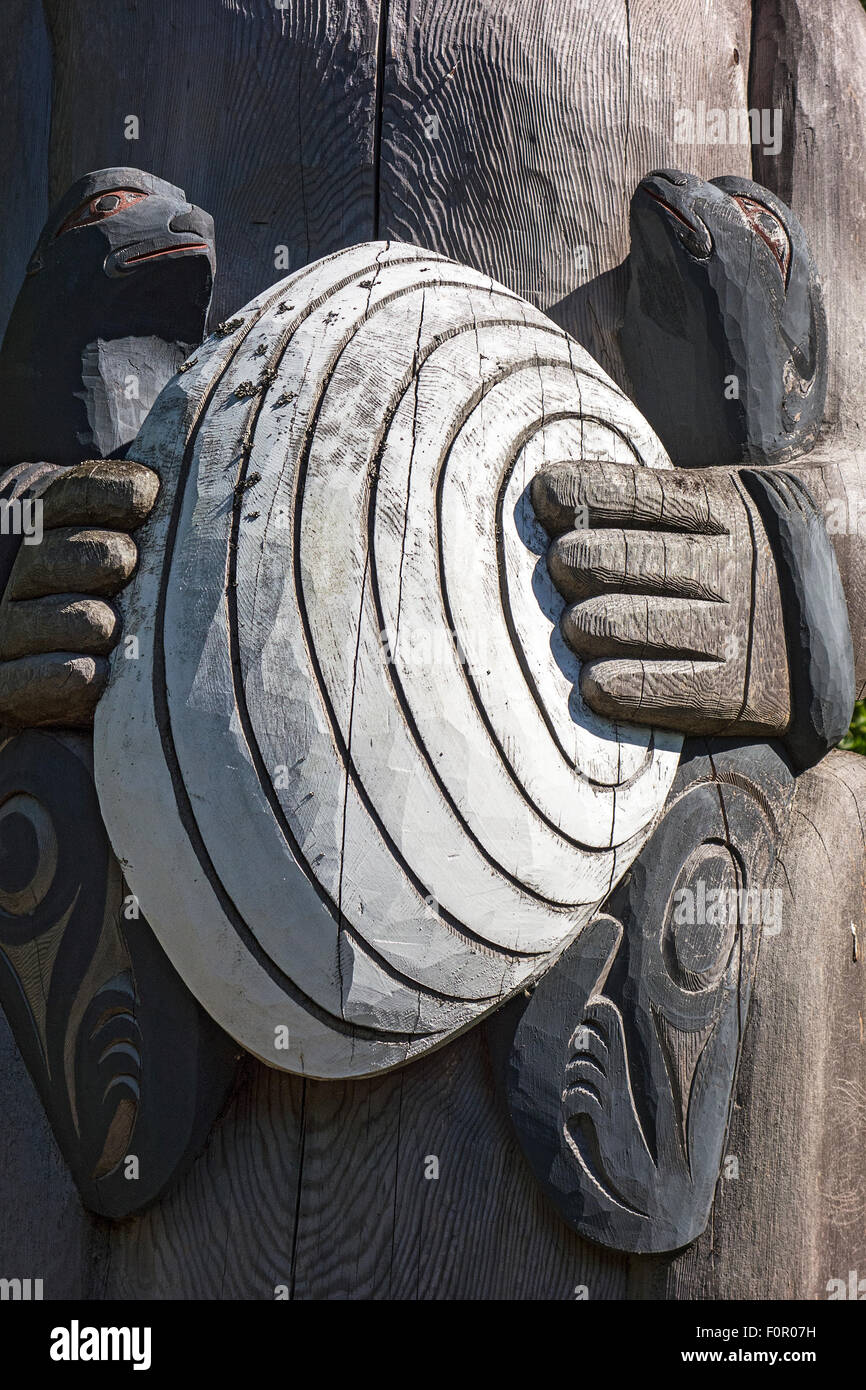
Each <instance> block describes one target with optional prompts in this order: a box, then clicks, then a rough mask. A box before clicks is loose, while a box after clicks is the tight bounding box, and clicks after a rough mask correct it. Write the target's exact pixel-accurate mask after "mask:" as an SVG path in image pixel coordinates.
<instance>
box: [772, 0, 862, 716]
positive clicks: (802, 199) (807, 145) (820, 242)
mask: <svg viewBox="0 0 866 1390" xmlns="http://www.w3.org/2000/svg"><path fill="white" fill-rule="evenodd" d="M754 9H755V30H754V35H755V51H754V57H753V62H752V67H751V70H750V81H749V104H750V105H754V106H756V107H765V108H768V109H773V108H777V107H778V108H780V109H781V111H782V127H783V139H782V148H781V151H780V153H779V155H778V156H776V157H773V156H766V155H764V154H762V153H761V152H760V151H756V154H755V160H754V171H755V172H754V177H755V178H756V179H758V180H759V181H760V182H761V183H764V184H766V185H767V187H768V188H771V189H773V191H774V192H775V193H777V194H778V195H779V197H780V198H782V199H784V201H785V202H787V203H789V204H790V205H791V207H792V208H793V209H794V211H795V212H796V213H797V215H798V217H799V218H800V221H801V222H802V224H803V227H804V228H805V231H806V235H807V236H808V238H809V243H810V245H811V247H812V250H813V252H814V254H815V260H816V262H817V264H818V268H819V270H820V272H821V275H822V279H823V286H824V299H825V304H826V312H827V328H828V339H829V364H828V366H829V371H828V383H827V405H826V411H825V437H824V439H823V440H822V441H821V443H820V444H819V446H818V449H817V450H816V451H815V452H814V453H813V454H812V455H809V457H808V458H807V459H806V460H803V461H802V463H801V464H799V465H798V467H797V471H798V473H799V474H800V476H801V477H802V478H803V479H804V481H805V482H806V483H807V486H808V487H809V489H810V491H811V492H812V493H813V495H814V496H815V497H817V498H819V499H820V500H821V501H824V500H825V498H826V506H827V515H828V519H829V527H830V530H831V533H832V538H833V544H834V546H835V549H836V553H837V556H838V559H839V565H840V569H841V571H842V579H843V581H844V584H845V589H846V593H847V595H848V606H849V609H850V611H851V613H852V614H858V615H862V614H863V613H864V612H866V565H864V563H863V548H864V542H866V460H864V452H863V450H864V424H863V403H864V399H866V259H864V256H863V248H862V228H863V222H864V216H866V176H864V169H863V161H862V145H863V123H864V112H866V13H864V11H863V7H862V6H861V5H859V4H855V3H854V2H853V0H851V2H850V3H848V2H847V0H846V3H844V4H842V5H840V4H838V3H835V0H819V3H817V4H814V5H812V4H804V3H802V0H757V2H756V4H755V6H754ZM852 636H853V639H854V654H855V663H856V671H857V681H858V688H859V690H860V691H861V692H862V691H863V690H864V688H866V623H864V622H863V621H862V616H861V617H859V618H858V619H855V620H853V621H852Z"/></svg>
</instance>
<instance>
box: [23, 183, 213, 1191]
mask: <svg viewBox="0 0 866 1390" xmlns="http://www.w3.org/2000/svg"><path fill="white" fill-rule="evenodd" d="M213 268H214V251H213V223H212V221H211V218H210V217H209V216H208V214H207V213H204V212H202V211H201V210H200V209H198V208H194V207H192V206H191V205H190V204H189V203H187V201H186V198H185V195H184V193H183V191H182V190H181V189H178V188H175V187H173V185H171V184H167V183H165V182H164V181H163V180H161V179H157V178H154V177H153V176H152V175H150V174H145V173H142V172H141V171H140V170H136V169H107V170H102V171H100V172H98V173H94V174H89V175H87V176H86V177H85V178H83V179H81V180H79V181H78V182H77V183H76V184H75V185H74V186H73V187H72V188H71V189H70V190H69V191H68V193H67V194H66V195H65V197H64V198H63V199H62V200H61V202H60V203H59V204H58V205H57V207H55V209H54V210H53V211H52V213H51V215H50V216H49V219H48V221H47V223H46V225H45V228H44V230H43V232H42V235H41V237H40V240H39V243H38V245H37V248H36V251H35V252H34V255H33V257H32V259H31V262H30V266H29V268H28V273H27V278H26V280H25V282H24V285H23V286H22V289H21V292H20V294H19V296H18V299H17V301H16V304H15V308H14V310H13V314H12V318H11V320H10V323H9V327H8V330H7V333H6V337H5V339H4V342H3V347H2V351H0V462H2V463H4V464H8V465H21V464H28V463H29V461H31V460H49V461H50V463H51V465H54V464H61V465H64V464H74V463H78V462H80V461H81V460H82V459H84V458H87V457H94V456H98V457H108V456H111V455H122V454H123V453H124V450H125V448H126V446H127V445H128V444H129V442H130V441H131V439H132V438H133V437H134V436H135V434H136V433H137V432H138V429H139V426H140V424H141V422H142V420H143V419H144V416H145V415H146V413H147V411H148V410H149V408H150V405H151V404H152V402H153V400H154V399H155V397H156V395H157V394H158V393H159V391H160V390H161V389H162V387H163V386H164V385H165V384H166V382H167V381H168V380H169V379H170V378H171V377H172V376H173V375H174V373H175V372H176V371H177V369H178V367H179V365H180V364H181V362H182V360H183V358H184V357H186V356H187V355H188V353H189V351H190V350H191V348H192V347H193V346H194V345H195V344H197V343H199V342H200V341H201V339H202V337H203V334H204V328H205V320H206V315H207V308H208V303H209V300H210V293H211V286H212V280H213ZM50 472H51V470H50V469H48V470H47V474H50ZM45 482H46V469H45V467H44V466H41V467H40V466H34V467H32V468H28V467H25V468H24V469H23V470H22V469H20V468H18V469H13V470H11V471H10V473H9V474H7V475H6V478H5V479H4V480H3V483H4V491H3V492H0V497H2V496H5V495H7V494H9V493H11V492H13V491H14V492H15V493H16V495H18V494H20V493H21V492H22V491H23V490H25V489H26V488H28V487H30V488H32V490H33V491H34V492H35V493H36V494H38V493H39V491H40V489H41V487H42V486H43V485H44V484H45ZM95 520H97V521H98V518H95ZM19 544H20V537H18V536H15V535H3V536H2V537H0V581H2V583H3V584H4V585H5V583H6V581H7V579H8V576H9V573H10V571H11V568H12V564H13V562H14V558H15V555H16V553H17V548H18V545H19ZM90 769H91V740H90V738H89V736H86V735H81V734H73V733H67V732H58V733H52V734H48V733H37V732H35V731H28V732H25V733H21V734H18V735H16V736H14V737H10V736H7V735H6V734H5V733H4V731H2V730H0V1005H2V1007H3V1009H4V1011H5V1013H6V1015H7V1017H8V1019H9V1022H10V1025H11V1027H12V1030H13V1032H14V1035H15V1039H16V1042H17V1043H18V1046H19V1048H20V1050H21V1053H22V1055H23V1057H24V1060H25V1062H26V1064H27V1066H28V1068H29V1070H30V1073H31V1075H32V1077H33V1079H34V1082H35V1083H36V1086H37V1088H38V1090H39V1094H40V1096H41V1099H42V1101H43V1104H44V1106H45V1109H46V1112H47V1114H48V1117H49V1119H50V1121H51V1125H52V1128H53V1130H54V1133H55V1135H56V1137H57V1140H58V1143H59V1145H60V1148H61V1150H62V1152H63V1155H64V1157H65V1159H66V1161H67V1163H68V1165H69V1167H70V1169H71V1171H72V1173H73V1176H74V1177H75V1181H76V1183H77V1185H78V1187H79V1190H80V1192H81V1196H82V1199H83V1201H84V1202H85V1203H86V1205H87V1206H88V1207H90V1208H91V1209H92V1210H93V1211H95V1212H98V1213H99V1214H101V1215H104V1216H110V1217H124V1216H128V1215H130V1214H131V1213H132V1212H135V1211H138V1210H140V1209H141V1208H142V1207H143V1206H145V1205H147V1203H149V1202H151V1201H153V1200H154V1198H156V1197H157V1196H158V1195H159V1193H160V1192H162V1191H163V1190H164V1189H165V1187H166V1185H167V1184H168V1182H169V1181H170V1180H171V1179H172V1178H173V1177H175V1176H176V1175H177V1174H178V1173H179V1172H180V1171H182V1169H183V1167H184V1166H185V1164H186V1163H187V1162H189V1161H190V1159H191V1158H192V1156H193V1155H194V1154H195V1152H196V1151H197V1150H198V1149H199V1148H200V1147H201V1146H202V1144H203V1143H204V1141H205V1138H206V1137H207V1133H208V1131H209V1129H210V1127H211V1125H212V1124H213V1121H214V1118H215V1116H216V1114H217V1113H218V1111H219V1109H220V1107H221V1106H222V1104H223V1103H224V1100H225V1097H226V1094H227V1093H228V1090H229V1088H230V1086H231V1083H232V1080H233V1076H234V1071H235V1057H236V1053H237V1049H236V1047H235V1045H234V1044H233V1043H232V1042H231V1041H230V1040H229V1039H228V1038H226V1036H225V1035H224V1034H223V1033H222V1032H221V1030H220V1029H219V1028H217V1026H216V1025H215V1024H214V1023H213V1022H212V1021H211V1020H210V1018H209V1017H208V1016H207V1015H206V1014H205V1013H204V1011H203V1010H202V1009H201V1008H200V1006H199V1005H198V1004H197V1002H196V1001H195V999H194V998H193V996H192V995H191V994H190V993H189V992H188V991H187V989H186V987H185V986H184V985H183V983H182V982H181V980H180V979H179V977H178V976H177V975H176V974H175V972H174V970H173V968H172V967H171V965H170V964H169V962H168V960H167V958H166V957H165V955H164V953H163V952H162V950H161V948H160V947H159V945H158V944H157V942H156V939H155V937H154V936H153V934H152V933H151V931H150V928H149V927H148V925H147V923H146V921H145V920H144V919H143V918H141V917H136V916H134V915H130V916H127V915H126V912H127V906H128V905H126V906H125V900H126V898H127V895H128V890H127V889H126V887H125V885H124V882H123V876H122V870H121V867H120V865H119V864H118V862H117V860H116V859H115V857H114V855H113V853H112V851H111V848H110V846H109V843H108V839H107V836H106V833H105V828H104V826H103V822H102V816H101V813H100V809H99V804H98V801H97V798H96V793H95V789H94V787H93V783H92V777H91V770H90ZM132 1158H134V1159H135V1163H134V1164H133V1163H131V1162H130V1161H128V1160H131V1159H132Z"/></svg>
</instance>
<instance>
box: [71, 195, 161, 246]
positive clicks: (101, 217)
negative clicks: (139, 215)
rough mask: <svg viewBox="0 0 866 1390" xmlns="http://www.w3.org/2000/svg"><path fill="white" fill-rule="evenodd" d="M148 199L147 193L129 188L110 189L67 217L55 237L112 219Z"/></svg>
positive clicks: (83, 204)
mask: <svg viewBox="0 0 866 1390" xmlns="http://www.w3.org/2000/svg"><path fill="white" fill-rule="evenodd" d="M147 197H149V194H147V193H136V192H135V191H134V190H133V189H131V188H111V189H109V190H108V191H107V192H105V193H100V194H98V195H97V197H95V198H90V199H89V200H88V201H87V202H86V203H82V204H81V207H79V208H76V209H75V212H73V213H71V214H70V216H69V217H67V219H66V221H65V222H64V223H63V226H62V227H61V228H60V230H59V231H58V233H57V235H58V236H62V235H63V233H64V232H68V231H71V230H72V228H73V227H89V226H90V225H91V224H92V223H93V222H104V221H105V219H106V217H113V216H114V214H115V213H117V212H124V211H125V210H126V209H127V208H131V207H132V206H133V204H135V203H140V202H141V201H142V199H144V198H147Z"/></svg>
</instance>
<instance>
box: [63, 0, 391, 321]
mask: <svg viewBox="0 0 866 1390" xmlns="http://www.w3.org/2000/svg"><path fill="white" fill-rule="evenodd" d="M44 3H45V11H46V15H47V19H48V26H49V30H50V34H51V42H52V46H53V50H54V53H55V55H57V57H56V61H55V68H54V104H53V108H52V131H53V138H52V142H51V159H50V173H51V196H52V199H53V198H56V197H58V196H59V195H60V193H62V191H63V189H65V188H66V187H67V186H68V185H69V184H70V183H71V182H72V180H73V179H74V178H76V177H78V176H79V175H80V174H82V173H84V172H85V171H86V170H87V169H100V168H105V167H106V166H108V165H112V164H124V163H133V162H134V163H137V164H138V165H139V166H140V167H141V168H144V169H151V170H153V171H154V172H155V173H157V174H159V175H160V176H161V177H162V178H166V179H169V180H171V181H172V182H173V183H177V184H179V185H180V187H182V188H185V189H186V190H187V192H188V194H189V196H190V197H191V198H192V199H193V201H194V202H197V203H198V204H199V205H200V206H201V207H204V208H207V209H208V211H210V212H212V213H213V215H214V217H215V219H216V221H217V223H218V227H217V236H218V238H219V256H220V269H219V272H218V281H217V289H216V294H215V297H214V302H213V309H212V318H213V322H218V321H219V320H220V319H225V318H227V317H228V316H229V315H230V314H231V313H233V312H234V311H235V310H236V309H237V308H238V306H239V305H241V304H245V303H246V301H247V300H248V299H251V298H252V297H253V295H255V294H258V293H259V291H260V290H262V289H263V288H264V287H265V286H266V285H268V284H270V283H272V282H273V281H275V280H278V279H280V278H281V277H282V276H283V275H285V274H286V273H287V272H288V271H292V270H296V269H297V268H298V267H300V266H302V265H305V264H306V263H307V262H308V261H311V260H315V258H316V257H317V256H322V255H326V254H327V253H328V252H330V251H334V250H337V249H338V248H339V247H341V246H351V245H353V244H354V243H355V242H357V241H365V240H368V239H369V238H370V237H371V236H372V235H373V221H374V202H375V192H374V187H375V185H374V164H375V157H374V143H375V128H376V121H375V95H376V63H377V53H378V49H377V28H378V10H379V6H378V4H376V3H374V0H311V2H309V3H308V0H301V2H300V3H295V2H294V0H293V3H292V4H290V5H289V4H286V5H283V4H280V5H276V4H274V3H273V0H251V3H244V4H241V3H238V0H231V3H228V4H219V5H216V6H214V4H213V3H212V0H192V3H190V2H189V0H183V3H172V4H171V5H169V6H168V7H166V6H165V5H162V6H159V7H156V6H149V5H144V6H135V7H134V8H132V9H123V10H119V9H118V8H117V7H116V5H113V4H112V3H111V0H96V4H93V3H91V0H73V3H71V4H70V3H67V0H44ZM145 54H146V55H147V59H146V60H145V58H144V55H145ZM95 92H98V93H99V94H100V95H99V100H98V101H95V100H94V95H93V94H94V93H95ZM130 115H131V116H134V117H135V118H136V119H137V122H138V126H137V138H136V139H128V138H127V133H128V132H129V131H130V130H131V129H132V128H131V127H130V126H129V125H128V122H127V117H128V116H130ZM131 152H134V155H135V158H134V160H133V158H132V154H131ZM279 248H284V249H283V250H280V249H279Z"/></svg>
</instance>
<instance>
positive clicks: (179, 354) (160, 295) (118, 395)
mask: <svg viewBox="0 0 866 1390" xmlns="http://www.w3.org/2000/svg"><path fill="white" fill-rule="evenodd" d="M214 267H215V257H214V229H213V220H212V218H211V217H210V216H209V214H208V213H206V212H203V211H202V210H201V208H197V207H194V206H193V205H192V204H191V203H189V202H188V201H187V198H186V194H185V193H184V192H183V190H182V189H180V188H176V187H175V186H174V185H173V184H170V183H166V182H165V181H164V180H163V179H159V178H156V177H155V176H154V175H153V174H148V173H144V172H143V171H142V170H140V169H121V168H118V169H101V170H99V171H97V172H96V173H92V174H86V175H85V176H84V177H83V178H81V179H79V180H78V181H77V182H76V183H74V184H73V185H72V187H71V188H70V189H68V191H67V192H66V194H65V195H64V196H63V198H61V199H60V201H59V202H58V203H57V204H56V205H55V207H54V208H53V209H52V211H51V213H50V215H49V217H48V220H47V222H46V223H45V226H44V228H43V230H42V233H41V235H40V237H39V241H38V242H37V245H36V248H35V250H34V252H33V255H32V257H31V259H30V263H29V265H28V267H27V273H26V276H25V279H24V283H23V285H22V287H21V290H20V292H19V295H18V298H17V300H16V302H15V307H14V309H13V311H12V315H11V317H10V320H9V326H8V328H7V330H6V335H5V338H4V340H3V346H2V349H0V462H4V463H9V462H19V461H22V460H29V459H31V458H39V459H49V460H51V461H52V462H55V463H77V462H79V461H80V460H81V459H82V458H86V457H88V456H90V457H93V456H101V457H106V456H109V455H111V454H116V453H119V452H122V449H123V447H124V446H125V445H126V444H128V443H129V441H130V440H131V439H132V438H133V437H134V436H135V434H136V433H137V432H138V427H139V425H140V423H141V420H142V419H143V418H144V415H145V414H146V413H147V410H148V409H149V408H150V405H151V404H152V401H153V399H154V398H155V396H156V394H158V392H159V390H161V389H162V386H164V385H165V382H166V381H167V380H168V379H169V378H170V377H171V376H172V375H173V374H174V372H175V371H176V370H177V368H178V366H179V365H180V363H181V362H182V361H183V359H184V357H186V356H187V355H188V353H189V351H190V349H191V348H192V347H193V346H195V345H196V344H197V343H200V342H201V340H202V338H203V336H204V331H205V321H206V318H207V311H208V305H209V303H210V296H211V290H212V286H213V276H214Z"/></svg>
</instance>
